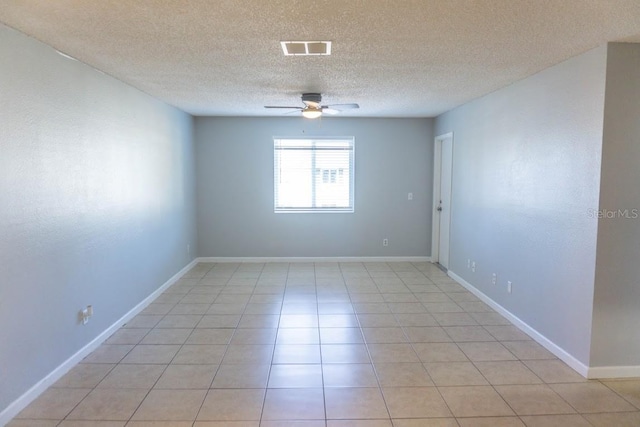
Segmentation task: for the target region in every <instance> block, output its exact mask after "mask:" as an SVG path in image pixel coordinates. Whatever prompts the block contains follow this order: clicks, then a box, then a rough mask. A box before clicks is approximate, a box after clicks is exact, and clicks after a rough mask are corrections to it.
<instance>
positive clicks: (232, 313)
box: [207, 298, 246, 321]
mask: <svg viewBox="0 0 640 427" xmlns="http://www.w3.org/2000/svg"><path fill="white" fill-rule="evenodd" d="M245 306H246V304H243V303H238V304H233V303H219V302H218V298H216V302H215V303H214V304H211V307H210V308H209V310H207V315H214V316H218V315H219V316H229V317H230V318H231V317H236V316H237V317H238V321H239V320H240V319H239V317H240V315H241V314H242V313H244V309H245Z"/></svg>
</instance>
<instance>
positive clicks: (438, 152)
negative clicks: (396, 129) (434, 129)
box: [432, 133, 453, 269]
mask: <svg viewBox="0 0 640 427" xmlns="http://www.w3.org/2000/svg"><path fill="white" fill-rule="evenodd" d="M435 144H436V145H435V167H434V203H433V205H434V216H433V225H434V226H433V245H432V246H433V251H432V252H433V255H432V257H433V261H434V262H437V263H439V264H440V265H441V266H443V267H444V268H447V269H448V268H449V242H450V228H451V188H452V187H451V177H452V172H453V134H451V133H449V134H446V135H442V136H439V137H437V138H436V140H435Z"/></svg>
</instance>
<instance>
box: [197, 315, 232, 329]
mask: <svg viewBox="0 0 640 427" xmlns="http://www.w3.org/2000/svg"><path fill="white" fill-rule="evenodd" d="M240 317H241V316H240V315H239V314H207V315H205V316H202V319H201V320H200V322H198V325H197V326H196V327H197V328H235V327H237V326H238V323H240Z"/></svg>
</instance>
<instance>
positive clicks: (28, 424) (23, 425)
mask: <svg viewBox="0 0 640 427" xmlns="http://www.w3.org/2000/svg"><path fill="white" fill-rule="evenodd" d="M59 423H60V420H35V419H18V418H14V419H13V420H11V421H9V423H8V424H7V425H6V427H57V426H58V424H59Z"/></svg>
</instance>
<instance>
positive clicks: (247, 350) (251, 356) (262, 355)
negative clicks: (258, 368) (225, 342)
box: [222, 344, 273, 365]
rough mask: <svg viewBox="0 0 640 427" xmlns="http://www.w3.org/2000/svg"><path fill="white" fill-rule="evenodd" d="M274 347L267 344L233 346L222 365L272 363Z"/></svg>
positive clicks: (229, 348) (230, 346)
mask: <svg viewBox="0 0 640 427" xmlns="http://www.w3.org/2000/svg"><path fill="white" fill-rule="evenodd" d="M272 358H273V345H267V344H231V345H229V347H228V348H227V352H226V353H225V355H224V358H223V359H222V364H223V365H225V364H232V363H243V364H244V363H256V364H257V363H271V359H272Z"/></svg>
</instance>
